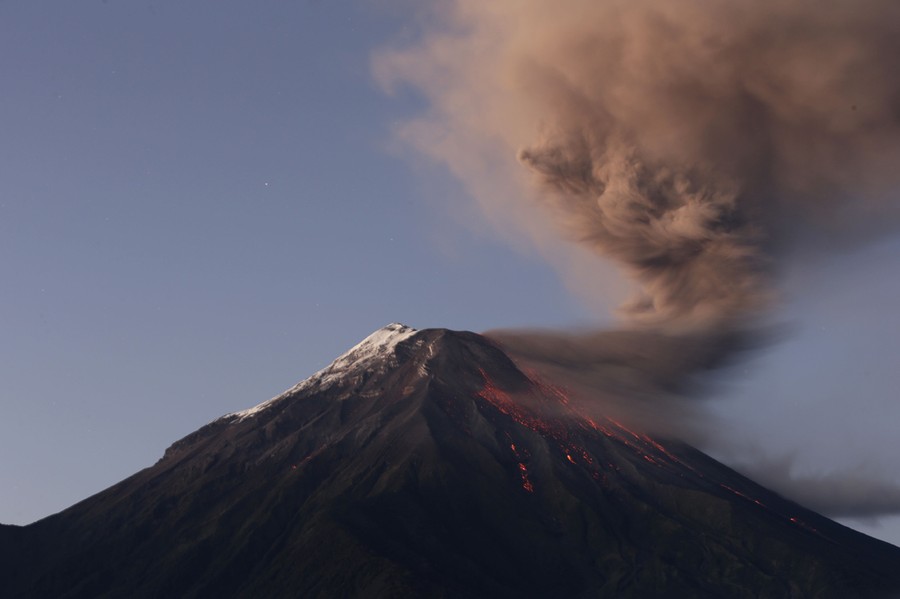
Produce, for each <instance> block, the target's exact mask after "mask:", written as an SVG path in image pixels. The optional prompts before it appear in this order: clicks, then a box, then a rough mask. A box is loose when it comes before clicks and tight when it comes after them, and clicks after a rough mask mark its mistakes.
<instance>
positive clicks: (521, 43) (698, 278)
mask: <svg viewBox="0 0 900 599" xmlns="http://www.w3.org/2000/svg"><path fill="white" fill-rule="evenodd" d="M440 6H441V9H440V14H439V16H440V19H439V22H441V23H442V24H443V25H442V26H440V27H438V26H435V27H434V28H433V29H432V30H431V31H430V32H429V33H428V34H426V35H425V37H424V38H423V39H422V40H421V42H420V43H419V44H417V45H416V46H415V47H414V48H412V49H406V50H400V51H396V52H386V53H384V54H383V55H381V56H380V57H379V59H378V60H377V61H376V69H377V73H378V74H379V75H380V77H381V78H382V80H383V81H384V82H386V84H388V85H391V84H396V83H398V82H407V83H410V84H412V85H413V86H414V87H415V88H417V89H418V90H419V91H420V92H422V93H423V94H424V95H425V96H426V97H427V99H428V100H429V102H430V106H431V109H430V113H429V114H428V115H427V116H426V117H424V118H423V119H420V120H419V121H417V122H414V123H412V124H410V125H409V126H408V127H407V128H406V129H405V131H404V132H403V134H404V135H405V136H406V137H407V138H408V139H409V140H410V141H411V142H412V143H414V144H416V145H417V146H418V147H419V148H421V149H423V150H425V151H427V152H429V153H430V154H432V155H433V156H435V157H437V158H439V159H440V160H442V161H444V162H445V163H446V164H447V165H448V166H449V167H450V168H451V170H452V171H453V172H454V173H456V174H457V175H459V176H460V177H461V178H462V179H463V180H464V181H465V182H466V183H467V184H468V185H469V188H470V189H471V190H472V192H473V194H474V195H475V196H476V198H477V199H478V201H479V202H481V203H482V205H483V206H484V207H485V208H486V210H487V211H488V212H489V213H490V214H492V215H493V218H495V219H497V220H517V219H521V214H517V213H520V212H523V211H524V210H523V208H522V206H520V205H519V204H517V203H516V201H517V200H521V199H524V198H522V197H521V196H522V195H528V194H529V193H531V192H529V191H527V190H526V191H522V189H523V187H517V186H516V185H517V184H518V183H521V180H520V181H519V182H518V183H512V182H511V183H510V184H509V187H510V191H509V195H510V196H516V195H519V196H520V197H518V198H516V197H502V196H503V194H500V193H496V187H497V185H496V183H492V184H488V183H487V182H486V181H485V179H488V178H498V177H512V178H515V177H519V178H520V179H521V177H522V175H525V174H526V173H524V171H526V170H527V171H529V173H530V177H528V178H529V179H530V181H529V184H533V185H534V186H535V187H536V188H538V189H539V191H538V192H537V193H535V194H534V197H535V198H536V200H537V201H538V202H540V203H542V204H545V205H547V206H549V207H550V208H551V211H552V213H553V214H555V215H556V217H557V220H558V221H559V222H560V223H561V224H562V225H563V227H564V229H565V230H566V231H567V232H568V234H569V235H570V236H571V237H572V238H573V239H575V240H576V241H578V242H580V243H582V244H585V245H586V246H588V247H590V248H592V249H593V250H595V251H596V252H597V253H598V254H600V255H602V256H605V257H608V258H612V259H613V260H615V261H616V262H618V263H619V264H621V265H622V266H623V267H624V268H625V271H626V272H627V273H628V274H629V275H630V277H631V278H632V279H634V280H635V281H636V282H637V283H638V284H639V286H640V290H641V291H640V296H639V297H638V298H636V299H635V300H634V301H632V302H631V303H630V304H629V305H628V306H626V307H625V309H624V312H625V313H626V315H627V316H628V318H629V320H631V321H636V322H642V323H646V322H649V323H652V324H655V325H664V326H666V327H667V328H669V329H675V330H684V329H685V328H697V327H701V328H702V327H709V326H718V325H723V324H725V325H731V324H734V323H735V322H740V321H741V320H743V319H745V318H747V317H748V316H753V315H756V314H758V313H759V312H760V310H762V309H763V308H765V307H766V306H767V305H768V304H769V303H770V302H771V300H772V298H773V292H772V288H771V287H772V286H771V279H772V277H773V274H774V273H775V270H776V269H777V265H778V259H779V257H780V255H781V254H783V252H785V251H788V250H789V249H790V248H791V247H793V246H795V245H796V244H797V243H801V242H802V243H809V240H810V239H811V238H815V237H820V238H827V237H831V238H840V241H841V242H848V241H849V242H852V241H854V240H858V239H860V238H865V237H870V236H871V235H872V234H874V233H876V232H877V231H878V230H883V229H888V230H890V229H891V228H895V227H896V225H897V221H898V209H897V203H896V202H894V201H892V199H891V197H890V196H891V193H892V192H893V191H894V189H895V188H896V186H897V184H898V182H900V181H898V179H900V169H898V168H897V165H898V164H900V69H897V56H900V5H898V4H897V3H896V2H893V1H892V0H861V1H858V2H847V1H843V0H842V1H837V0H825V1H815V2H814V1H811V0H794V1H792V2H779V1H777V0H757V1H754V2H749V1H738V2H726V1H717V0H674V1H669V2H657V1H655V0H629V1H628V2H624V1H617V0H607V1H602V0H601V1H597V0H565V1H563V2H550V1H548V0H498V1H492V2H480V1H477V0H456V1H453V2H449V3H444V4H441V5H440ZM497 153H502V154H504V155H505V156H506V157H507V158H511V157H517V158H518V160H519V161H520V163H521V164H522V165H524V166H525V167H526V168H523V169H520V170H521V171H522V172H520V173H518V174H516V173H515V172H514V170H511V169H508V167H509V164H506V165H505V166H506V167H507V168H506V170H503V168H502V166H503V165H502V164H496V163H498V159H497V158H496V155H497ZM500 162H502V161H500ZM480 163H483V164H490V165H491V168H487V169H486V168H483V167H482V164H480ZM495 166H499V167H501V168H494V167H495ZM486 190H489V191H486ZM531 218H532V219H537V220H540V219H541V218H544V217H543V215H538V216H532V217H531ZM527 226H528V227H529V229H530V230H532V232H533V231H534V230H539V229H541V228H542V225H541V224H535V223H534V222H532V223H530V224H529V225H527ZM820 241H821V240H820ZM585 276H590V275H589V274H586V275H585Z"/></svg>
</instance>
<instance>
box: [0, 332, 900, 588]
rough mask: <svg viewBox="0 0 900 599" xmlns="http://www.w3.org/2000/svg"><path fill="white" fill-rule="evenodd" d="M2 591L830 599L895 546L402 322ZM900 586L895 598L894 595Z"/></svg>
mask: <svg viewBox="0 0 900 599" xmlns="http://www.w3.org/2000/svg"><path fill="white" fill-rule="evenodd" d="M0 581H2V583H0V585H2V589H3V590H2V592H0V595H2V596H3V597H11V598H20V597H21V598H25V597H27V598H44V597H47V598H50V597H52V598H54V599H56V598H88V597H90V598H95V597H128V598H140V597H198V598H199V597H247V598H270V597H275V598H277V597H304V598H306V597H322V598H326V597H327V598H333V597H445V598H451V597H452V598H456V597H550V598H555V597H641V598H653V597H666V598H672V597H729V598H740V597H817V598H820V597H822V598H828V597H835V598H841V599H846V598H852V597H881V596H885V597H887V596H891V594H892V593H898V591H900V549H898V548H897V547H894V546H892V545H889V544H887V543H884V542H881V541H878V540H876V539H872V538H870V537H867V536H865V535H862V534H860V533H857V532H855V531H853V530H850V529H848V528H846V527H844V526H842V525H840V524H837V523H835V522H833V521H831V520H829V519H827V518H824V517H823V516H820V515H818V514H816V513H814V512H812V511H810V510H807V509H804V508H803V507H801V506H799V505H797V504H795V503H793V502H791V501H788V500H787V499H784V498H782V497H780V496H778V495H777V494H775V493H773V492H771V491H769V490H767V489H765V488H763V487H761V486H759V485H757V484H755V483H754V482H752V481H750V480H748V479H747V478H745V477H743V476H741V475H739V474H738V473H736V472H735V471H733V470H731V469H730V468H728V467H726V466H724V465H722V464H720V463H719V462H717V461H715V460H714V459H712V458H710V457H708V456H706V455H705V454H703V453H701V452H700V451H698V450H696V449H694V448H692V447H690V446H688V445H685V444H683V443H680V442H677V441H668V440H663V439H655V438H651V437H648V436H646V435H644V434H641V433H640V432H637V431H632V430H630V429H629V428H627V427H626V426H625V425H623V424H621V423H618V422H616V421H614V420H612V419H607V418H596V417H594V418H592V417H588V416H585V415H582V414H580V413H579V412H578V410H577V409H576V408H575V407H574V406H573V405H571V404H570V402H569V400H568V398H567V396H566V393H565V392H564V391H563V390H560V389H557V388H555V387H553V386H552V385H549V384H547V383H546V382H544V381H541V380H538V379H537V378H536V377H534V376H529V375H527V374H526V373H524V372H522V371H521V370H520V369H519V368H518V367H517V366H516V365H515V364H514V363H513V361H512V360H511V359H510V358H509V357H507V355H506V354H505V353H504V352H503V351H502V350H501V349H500V348H499V347H497V346H496V345H495V344H494V343H492V342H491V341H490V340H488V339H486V338H484V337H482V336H479V335H476V334H474V333H468V332H454V331H449V330H444V329H427V330H422V331H415V330H413V329H410V328H408V327H404V326H403V325H398V324H393V325H389V326H388V327H385V328H383V329H380V330H379V331H376V332H375V333H373V334H372V335H371V336H370V337H368V338H367V339H365V340H364V341H363V342H362V343H360V344H359V345H357V346H356V347H354V348H353V349H351V350H350V351H349V352H347V353H346V354H344V355H343V356H341V357H340V358H338V359H337V360H336V361H335V362H334V363H332V364H331V365H330V366H328V367H326V368H325V369H323V370H322V371H320V372H318V373H316V374H315V375H313V376H312V377H310V378H309V379H307V380H305V381H303V382H302V383H300V384H298V385H297V386H295V387H293V388H292V389H290V390H288V391H287V392H285V393H284V394H282V395H280V396H278V397H276V398H274V399H272V400H269V401H267V402H264V403H263V404H260V405H259V406H257V407H255V408H252V409H250V410H246V411H244V412H237V413H234V414H229V415H226V416H223V417H222V418H219V419H218V420H215V421H214V422H212V423H210V424H208V425H206V426H204V427H202V428H201V429H199V430H197V431H196V432H194V433H192V434H190V435H188V436H187V437H185V438H183V439H181V440H180V441H178V442H176V443H174V444H173V445H172V446H171V447H169V448H168V449H167V450H166V452H165V455H164V456H163V457H162V458H161V459H160V460H159V461H158V462H157V463H156V464H155V465H153V466H152V467H150V468H147V469H145V470H142V471H140V472H138V473H136V474H134V475H133V476H131V477H129V478H127V479H125V480H124V481H122V482H120V483H118V484H116V485H114V486H113V487H110V488H109V489H106V490H105V491H102V492H100V493H98V494H96V495H94V496H92V497H90V498H88V499H86V500H84V501H82V502H80V503H78V504H76V505H74V506H72V507H70V508H68V509H66V510H64V511H62V512H60V513H58V514H55V515H53V516H50V517H48V518H45V519H43V520H40V521H38V522H35V523H33V524H31V525H28V526H24V527H18V526H0ZM898 596H900V594H898Z"/></svg>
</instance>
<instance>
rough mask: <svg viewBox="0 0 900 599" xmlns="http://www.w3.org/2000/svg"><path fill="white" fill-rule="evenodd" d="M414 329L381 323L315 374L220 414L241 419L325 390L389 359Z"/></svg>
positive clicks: (393, 323)
mask: <svg viewBox="0 0 900 599" xmlns="http://www.w3.org/2000/svg"><path fill="white" fill-rule="evenodd" d="M418 332H419V331H417V330H416V329H414V328H412V327H408V326H406V325H405V324H400V323H399V322H392V323H391V324H389V325H387V326H384V327H382V328H380V329H378V330H377V331H375V332H374V333H372V334H371V335H369V336H368V337H366V338H365V339H363V340H362V341H360V342H359V343H357V344H356V345H354V346H353V347H351V348H350V349H349V350H348V351H347V352H345V353H344V354H343V355H341V356H340V357H339V358H338V359H336V360H335V361H334V362H332V363H331V364H329V365H328V366H326V367H325V368H323V369H322V370H320V371H319V372H317V373H315V374H314V375H312V376H311V377H309V378H308V379H306V380H303V381H301V382H299V383H297V384H296V385H294V386H293V387H291V388H290V389H288V390H287V391H285V392H284V393H282V394H281V395H279V396H277V397H273V398H272V399H270V400H268V401H264V402H263V403H261V404H259V405H258V406H255V407H253V408H250V409H249V410H243V411H240V412H233V413H231V414H227V415H225V416H223V418H234V419H236V421H238V422H240V421H241V420H244V419H246V418H249V417H251V416H254V415H256V414H259V413H260V412H262V411H263V410H265V409H267V408H270V407H272V406H273V405H275V404H277V403H278V402H279V401H281V400H283V399H285V398H287V397H289V396H290V395H291V394H293V393H296V392H298V391H301V390H303V389H308V388H312V387H316V388H318V389H326V388H328V387H329V386H331V385H332V384H334V383H335V382H337V381H339V380H341V379H342V378H344V377H346V376H350V375H352V374H353V373H355V372H361V371H365V370H366V369H368V368H371V367H372V366H373V365H375V364H377V363H378V362H379V361H382V360H383V359H384V358H388V359H389V360H390V356H391V353H392V352H393V349H394V347H395V346H396V345H397V344H398V343H400V342H401V341H403V340H404V339H407V338H409V337H412V336H413V335H415V334H416V333H418Z"/></svg>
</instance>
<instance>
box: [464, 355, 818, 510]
mask: <svg viewBox="0 0 900 599" xmlns="http://www.w3.org/2000/svg"><path fill="white" fill-rule="evenodd" d="M480 374H481V377H482V381H483V383H482V387H481V389H480V390H479V391H478V392H477V393H476V395H477V396H478V397H479V398H481V399H482V400H484V401H485V402H487V403H488V404H489V405H490V406H492V407H493V408H494V409H495V410H497V412H499V413H500V414H503V415H505V416H507V417H508V418H510V419H512V420H513V421H514V422H516V423H517V424H519V425H521V426H523V427H525V428H527V429H529V430H531V431H533V432H535V433H537V434H539V435H540V436H541V437H543V438H544V439H545V440H546V441H547V442H548V446H549V447H550V448H551V449H552V450H555V451H557V452H559V454H560V456H561V457H563V458H565V460H566V462H567V463H569V464H571V465H572V466H575V467H581V468H583V469H585V470H586V471H587V472H588V473H589V474H590V476H591V477H592V478H593V479H594V480H595V481H598V482H606V481H607V478H606V473H605V472H603V470H606V471H608V472H620V466H619V465H618V464H617V463H615V462H616V460H615V459H613V458H611V457H609V456H608V455H600V454H597V453H596V452H595V453H593V454H592V452H591V451H589V450H588V445H592V443H590V442H589V439H592V438H593V439H597V437H596V434H597V433H599V434H600V435H601V436H602V437H601V438H605V439H608V440H609V441H610V442H613V443H615V444H617V445H619V446H620V447H624V448H625V449H626V450H627V453H629V454H631V455H633V456H634V457H635V458H637V459H639V460H642V461H644V462H646V463H648V464H651V465H652V466H654V467H657V468H661V469H664V470H666V471H667V472H669V473H670V474H671V475H674V476H676V477H678V478H682V479H684V478H695V479H704V478H705V477H704V475H703V473H702V472H700V471H699V470H697V469H696V468H694V467H693V466H692V465H691V464H689V463H687V462H685V461H684V460H682V459H680V458H679V457H677V456H676V455H675V454H674V453H673V452H672V451H670V450H669V449H667V448H666V447H665V446H664V445H663V444H662V443H660V442H659V441H656V440H654V439H653V438H651V437H649V436H648V435H645V434H641V433H638V432H637V431H634V430H632V429H630V428H629V427H627V426H626V425H624V424H623V423H621V422H619V421H618V420H615V419H613V418H611V417H609V416H604V417H592V416H589V415H587V414H586V413H584V412H583V411H582V410H581V409H579V407H578V405H577V402H573V401H571V399H570V397H569V395H568V393H566V391H565V390H563V389H561V388H560V387H557V386H555V385H552V384H550V383H548V382H546V381H544V380H542V379H541V378H540V377H538V376H537V375H536V373H534V372H528V373H527V374H526V376H527V377H528V380H529V382H530V386H531V391H530V392H525V393H521V394H516V396H515V397H513V396H512V395H511V394H510V393H508V392H507V391H505V390H504V389H502V388H500V387H499V386H498V385H497V384H496V383H495V382H494V381H493V380H491V378H490V376H489V375H488V374H487V372H485V370H484V369H480ZM505 436H506V437H507V442H508V443H509V446H510V448H511V450H512V452H513V455H514V456H515V459H516V463H517V465H518V469H519V475H520V477H521V480H522V486H523V488H524V489H525V490H527V491H529V492H533V491H534V483H533V481H532V479H531V478H530V477H529V471H528V466H527V462H528V459H529V458H530V455H531V454H530V452H528V450H527V449H526V448H524V447H522V446H521V444H520V445H516V444H515V443H513V442H512V439H511V438H510V436H509V434H508V433H506V434H505ZM595 450H596V447H595ZM717 486H719V487H720V488H721V489H724V490H726V491H728V492H729V493H731V494H734V495H736V496H738V497H741V498H742V499H745V500H747V501H749V502H751V503H754V504H756V505H757V506H759V507H760V508H762V509H765V510H768V511H773V510H772V508H770V507H769V506H767V505H766V504H764V503H763V502H761V501H759V500H756V499H753V498H752V497H750V496H749V495H748V494H747V492H745V491H738V490H736V489H734V488H732V487H730V486H728V485H725V484H721V483H720V484H718V485H717ZM779 516H782V517H785V518H786V517H787V516H784V515H783V514H779ZM794 522H795V524H800V525H801V526H802V523H800V522H797V521H796V520H794Z"/></svg>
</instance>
